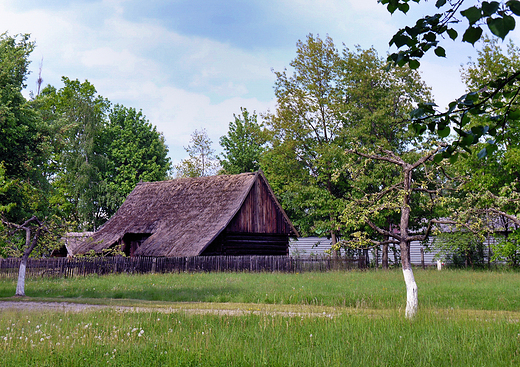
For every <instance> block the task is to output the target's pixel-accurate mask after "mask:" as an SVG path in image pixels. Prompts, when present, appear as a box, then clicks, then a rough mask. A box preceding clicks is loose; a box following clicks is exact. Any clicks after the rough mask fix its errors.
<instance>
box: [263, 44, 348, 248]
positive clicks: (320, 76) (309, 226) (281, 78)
mask: <svg viewBox="0 0 520 367" xmlns="http://www.w3.org/2000/svg"><path fill="white" fill-rule="evenodd" d="M340 63H341V57H340V54H339V52H338V51H337V50H336V48H335V46H334V43H333V41H332V39H331V38H330V37H327V38H325V39H321V38H320V37H315V36H313V35H312V34H311V35H308V36H307V39H306V40H305V41H298V43H297V51H296V58H295V59H294V60H293V61H292V62H291V63H290V66H291V67H292V69H293V70H294V71H293V73H292V74H289V72H288V71H287V70H284V71H281V72H275V75H276V79H277V80H276V84H275V95H276V99H277V105H278V106H277V108H276V112H275V113H273V114H269V115H267V116H266V123H267V127H268V129H269V130H270V132H271V134H272V138H271V145H272V148H271V149H270V150H269V151H268V152H267V153H266V154H265V155H264V157H263V161H262V166H263V167H264V168H265V172H266V175H267V177H268V179H269V182H270V183H271V185H272V186H273V188H274V189H275V191H276V192H277V193H278V194H279V195H280V198H281V201H282V205H283V206H284V207H285V209H286V210H287V211H288V212H289V215H290V217H291V218H294V222H295V223H296V225H297V226H298V227H299V230H300V231H301V232H303V233H310V232H315V233H321V232H323V233H326V234H327V235H330V236H332V237H333V241H334V239H335V236H336V234H337V229H338V228H337V227H338V223H337V217H336V215H337V213H338V211H339V206H340V205H341V199H340V198H341V197H342V196H343V192H344V190H345V187H344V186H345V180H344V179H343V178H342V179H341V180H335V179H334V178H333V174H334V173H335V172H336V169H337V168H338V167H339V166H341V164H342V160H343V157H344V154H343V149H344V147H345V146H344V139H343V137H342V129H343V120H342V117H341V111H342V110H341V108H342V105H343V98H344V96H343V93H342V91H341V89H340V88H339V73H340V70H341V66H340ZM318 221H319V222H321V224H320V225H319V227H320V228H316V227H315V226H316V224H317V223H318Z"/></svg>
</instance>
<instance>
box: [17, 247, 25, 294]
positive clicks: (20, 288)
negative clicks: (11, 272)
mask: <svg viewBox="0 0 520 367" xmlns="http://www.w3.org/2000/svg"><path fill="white" fill-rule="evenodd" d="M26 267H27V259H26V258H25V256H24V257H22V262H21V263H20V270H18V283H16V293H15V296H16V297H25V268H26Z"/></svg>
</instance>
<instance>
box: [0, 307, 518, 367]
mask: <svg viewBox="0 0 520 367" xmlns="http://www.w3.org/2000/svg"><path fill="white" fill-rule="evenodd" d="M519 333H520V327H519V325H518V323H517V322H515V323H512V322H510V321H509V320H508V319H505V318H498V319H488V320H486V319H482V320H476V319H474V318H467V317H461V316H460V315H458V316H456V317H454V314H450V313H449V312H448V313H442V314H438V315H433V314H430V315H424V314H423V315H421V316H419V317H418V318H417V319H416V320H414V321H413V322H409V321H406V320H404V319H403V318H402V317H399V316H398V315H397V314H394V315H389V316H386V317H366V316H363V315H352V314H351V315H341V316H337V317H325V318H317V317H281V316H270V315H246V316H215V315H205V316H201V315H186V314H182V313H174V314H161V313H155V312H148V313H121V312H115V311H109V310H104V311H99V312H89V313H81V314H73V313H72V314H63V313H58V312H41V313H35V312H8V313H4V314H2V317H1V319H0V357H1V359H2V366H262V365H266V366H364V365H366V366H451V365H455V366H510V365H517V364H518V363H520V357H519V355H518V353H519V346H520V343H519V342H520V340H519V339H520V334H519Z"/></svg>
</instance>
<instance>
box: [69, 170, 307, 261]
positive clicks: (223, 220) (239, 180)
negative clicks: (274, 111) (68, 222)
mask: <svg viewBox="0 0 520 367" xmlns="http://www.w3.org/2000/svg"><path fill="white" fill-rule="evenodd" d="M297 235H298V233H297V231H296V229H295V228H294V226H293V225H292V224H291V221H290V220H289V218H288V217H287V215H286V213H285V212H284V210H283V209H282V207H281V206H280V204H279V202H278V201H277V200H276V198H275V196H274V194H273V191H272V189H271V188H270V186H269V184H268V182H267V180H266V178H265V176H264V175H263V174H262V172H256V173H243V174H239V175H220V176H212V177H198V178H181V179H176V180H169V181H161V182H142V183H139V184H138V185H137V186H136V187H135V189H134V190H133V191H132V192H131V193H130V195H128V197H127V199H126V201H125V202H124V203H123V205H122V206H121V207H120V208H119V210H118V211H117V212H116V214H114V216H113V217H112V218H110V220H109V221H108V222H106V223H105V224H104V225H103V226H102V227H101V228H100V229H99V230H98V231H97V232H96V233H95V234H93V235H92V236H91V237H90V238H89V240H87V241H85V242H84V243H83V244H82V245H81V246H79V247H78V248H77V249H76V252H75V253H76V254H85V253H88V252H89V251H92V250H93V251H95V252H96V253H102V252H103V250H106V249H110V248H115V247H116V246H121V250H122V251H124V252H125V253H126V254H127V255H129V256H156V257H161V256H166V257H174V256H199V255H204V256H206V255H286V254H288V244H289V237H290V236H297Z"/></svg>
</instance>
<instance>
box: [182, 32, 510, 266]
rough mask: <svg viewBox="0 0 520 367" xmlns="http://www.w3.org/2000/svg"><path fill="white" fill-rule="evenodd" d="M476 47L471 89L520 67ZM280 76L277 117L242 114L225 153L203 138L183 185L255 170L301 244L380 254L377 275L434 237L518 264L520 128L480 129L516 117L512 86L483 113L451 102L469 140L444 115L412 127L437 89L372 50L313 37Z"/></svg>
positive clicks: (444, 253) (501, 53)
mask: <svg viewBox="0 0 520 367" xmlns="http://www.w3.org/2000/svg"><path fill="white" fill-rule="evenodd" d="M482 45H483V47H482V49H481V50H480V51H478V57H477V59H476V60H470V62H468V64H467V65H465V66H463V68H462V70H461V77H462V80H463V81H464V82H465V84H466V85H467V88H468V91H471V90H475V89H478V88H480V87H481V86H482V85H485V84H486V83H489V82H490V81H492V80H494V78H497V77H499V76H501V75H507V73H508V72H511V70H519V68H520V50H519V49H518V48H517V47H516V46H515V45H514V44H512V43H510V44H509V45H507V47H505V50H503V49H502V47H501V46H500V44H499V42H498V40H497V39H496V38H487V37H485V38H484V40H483V43H482ZM275 75H276V83H275V86H274V91H275V96H276V101H277V107H276V110H275V111H272V112H266V113H261V114H260V115H257V114H256V113H255V112H250V111H248V110H247V109H245V108H242V110H241V113H240V114H239V115H238V116H235V119H234V121H232V122H231V123H230V124H229V132H228V134H227V135H226V136H224V137H222V138H221V139H220V145H221V147H222V149H223V153H222V154H220V155H219V156H215V154H214V153H215V152H214V150H213V149H212V148H211V140H209V139H208V137H207V135H206V134H205V132H204V131H195V133H194V134H193V136H192V144H191V145H190V146H189V147H188V148H187V151H188V153H189V155H190V156H189V158H187V159H186V160H184V161H182V162H181V163H180V164H179V165H177V166H176V167H175V168H176V174H177V176H198V175H207V174H214V173H217V172H219V169H220V172H221V173H222V172H224V173H239V172H246V171H254V170H257V169H259V168H261V169H262V170H263V171H264V172H265V174H266V176H267V178H268V179H269V182H270V184H271V185H272V187H273V189H274V191H275V193H276V194H277V196H278V199H279V200H280V202H281V204H282V206H283V207H284V209H285V210H286V211H287V213H288V214H289V217H290V218H291V219H292V220H293V222H294V223H295V225H296V226H297V228H298V230H299V231H300V233H301V234H303V235H317V236H327V237H329V238H332V240H333V243H336V246H335V248H336V249H339V248H341V247H343V248H344V249H345V250H346V251H347V253H353V252H356V253H357V252H358V251H359V250H360V249H361V250H364V251H365V252H368V251H371V250H372V251H374V250H376V249H378V250H381V252H380V254H381V256H382V260H383V266H387V265H388V263H389V262H390V263H391V262H392V259H394V258H397V259H399V256H400V255H403V254H399V252H400V251H401V252H402V251H403V249H406V251H407V248H408V247H409V244H410V243H411V241H412V240H415V241H417V240H425V241H426V240H427V239H428V237H431V236H435V238H436V240H435V241H434V243H433V244H430V247H435V248H436V249H437V250H440V254H439V256H440V257H442V258H444V259H446V260H449V261H451V262H454V263H457V264H461V265H465V266H478V265H485V263H486V262H487V260H485V259H487V258H491V259H492V260H497V261H507V262H508V263H510V264H511V265H514V266H516V265H517V264H519V260H520V258H519V254H520V252H519V250H520V248H519V242H518V239H519V238H520V237H519V234H520V233H519V232H518V227H519V225H520V222H519V220H518V216H517V214H518V213H519V208H518V203H519V202H520V196H519V187H518V184H519V178H520V177H519V175H520V170H519V168H520V151H519V148H518V147H519V144H518V143H519V138H520V135H519V134H518V132H519V131H520V130H519V125H518V120H514V119H510V120H507V121H506V122H505V123H503V124H501V125H499V126H498V127H497V128H495V129H494V130H493V131H491V130H489V129H486V128H483V127H482V126H483V125H486V123H488V122H489V123H490V122H492V121H496V120H497V119H498V118H500V117H499V116H500V114H501V113H502V114H503V112H504V111H506V110H507V113H508V114H509V115H508V116H511V113H512V112H511V111H512V110H513V111H518V113H520V109H519V108H518V102H517V101H516V97H517V95H518V93H517V92H516V93H515V92H514V91H515V90H516V89H515V88H517V86H516V85H515V84H514V83H510V85H509V87H508V86H506V87H505V89H504V90H503V91H502V92H501V93H500V94H498V93H497V94H494V95H493V96H492V99H490V98H489V97H488V98H487V99H486V100H485V102H486V103H488V104H489V105H484V104H483V103H482V104H481V105H480V106H479V107H478V108H479V110H478V111H476V110H475V109H476V108H475V109H473V110H472V109H471V108H472V106H474V105H477V100H476V99H475V98H477V97H475V94H474V93H469V92H468V94H467V95H465V96H463V97H461V99H460V100H459V101H458V102H454V103H452V104H450V106H449V108H450V111H451V110H454V109H456V108H459V109H460V108H464V107H467V109H468V113H466V114H465V115H464V117H463V119H464V124H465V128H464V130H461V129H457V127H456V126H455V127H454V126H452V125H451V124H450V121H449V120H445V118H444V117H443V118H439V119H436V120H432V121H431V122H430V123H429V124H422V125H419V124H417V123H413V122H412V121H413V120H414V119H416V118H417V117H418V116H421V114H423V113H424V111H425V110H426V109H428V108H432V106H435V104H434V101H433V99H432V96H431V92H430V88H429V87H428V86H427V85H425V83H424V82H423V81H422V80H421V77H420V74H419V73H418V72H417V71H416V70H412V69H411V68H409V67H408V66H406V65H405V66H404V67H390V66H389V64H388V63H387V61H386V59H385V58H382V57H380V56H379V55H378V54H377V52H376V51H375V50H374V49H368V50H364V49H361V48H359V47H356V48H355V49H349V48H346V47H343V49H341V50H338V49H337V48H336V47H335V45H334V43H333V41H332V39H331V38H329V37H326V38H324V39H322V38H320V37H319V36H313V35H308V37H307V38H306V40H305V41H299V42H298V43H297V51H296V57H295V58H294V60H293V61H292V62H291V63H290V69H289V70H283V71H275ZM461 106H462V107H461ZM483 106H486V108H488V110H484V109H483ZM470 140H471V141H470ZM403 221H404V222H403ZM490 243H491V245H489V244H490ZM392 249H393V250H394V252H397V256H389V255H388V253H389V250H390V251H391V250H392ZM403 256H408V254H406V255H403Z"/></svg>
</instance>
